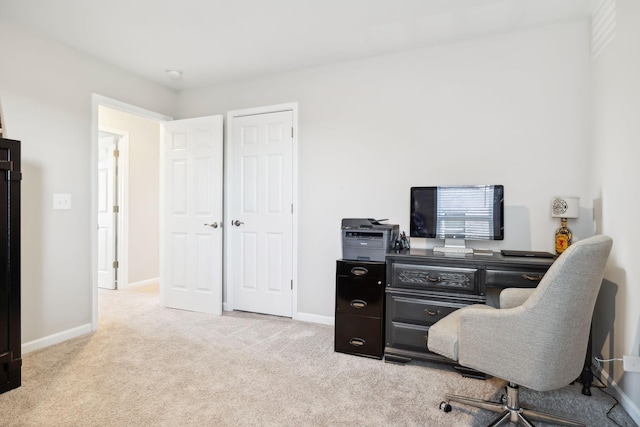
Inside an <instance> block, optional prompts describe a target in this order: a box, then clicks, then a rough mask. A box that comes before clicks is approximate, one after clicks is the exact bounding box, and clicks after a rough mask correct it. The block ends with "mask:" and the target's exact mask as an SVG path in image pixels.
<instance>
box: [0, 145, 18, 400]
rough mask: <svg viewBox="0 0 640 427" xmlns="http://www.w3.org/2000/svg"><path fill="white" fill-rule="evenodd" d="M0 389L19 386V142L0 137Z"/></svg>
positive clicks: (5, 389)
mask: <svg viewBox="0 0 640 427" xmlns="http://www.w3.org/2000/svg"><path fill="white" fill-rule="evenodd" d="M0 175H1V176H2V178H0V393H3V392H5V391H8V390H11V389H14V388H16V387H19V386H20V383H21V375H20V372H21V371H20V370H21V367H22V359H21V357H22V356H21V350H20V346H21V340H20V180H21V173H20V142H19V141H13V140H9V139H3V138H0Z"/></svg>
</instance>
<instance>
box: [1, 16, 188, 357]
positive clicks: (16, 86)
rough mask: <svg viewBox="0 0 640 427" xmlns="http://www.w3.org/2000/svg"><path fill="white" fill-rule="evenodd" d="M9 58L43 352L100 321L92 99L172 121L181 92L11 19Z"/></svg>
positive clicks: (9, 124)
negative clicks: (94, 280)
mask: <svg viewBox="0 0 640 427" xmlns="http://www.w3.org/2000/svg"><path fill="white" fill-rule="evenodd" d="M0 57H1V61H2V62H1V65H0V103H1V104H2V111H3V115H4V121H5V123H4V125H5V130H6V137H8V138H13V139H18V140H21V141H22V156H23V157H22V162H23V164H22V170H23V181H22V205H21V207H22V342H23V344H25V343H26V344H29V343H33V345H32V346H31V347H30V348H37V347H38V346H41V345H46V344H47V343H51V342H55V341H56V340H60V339H63V338H64V337H68V336H70V335H73V334H76V333H81V332H83V331H88V330H90V329H87V328H89V327H90V325H91V321H92V319H91V306H92V299H91V288H90V286H91V271H90V270H91V245H90V232H91V230H90V229H89V223H90V212H91V173H90V171H91V169H90V167H91V166H90V161H91V159H90V149H91V146H90V144H91V136H92V135H91V120H92V117H91V94H92V93H98V94H101V95H104V96H107V97H111V98H115V99H118V100H121V101H124V102H128V103H131V104H133V105H137V106H139V107H143V108H146V109H149V110H152V111H157V112H160V113H164V114H168V115H171V114H173V106H174V105H175V102H176V100H177V95H176V94H175V93H174V92H172V91H168V90H166V89H163V88H161V87H159V86H157V85H155V84H152V83H149V82H146V81H144V80H142V79H140V78H137V77H134V76H132V75H130V74H127V73H125V72H123V71H120V70H118V69H116V68H113V67H111V66H107V65H104V64H102V63H100V62H99V61H97V60H94V59H92V58H89V57H87V56H84V55H81V54H79V53H77V52H75V51H72V50H69V49H66V48H64V47H62V46H60V45H56V44H52V43H49V42H48V41H45V40H42V39H40V38H38V37H37V36H34V35H32V34H31V33H27V32H24V31H23V30H21V29H19V28H17V27H15V26H14V25H12V24H10V23H8V22H5V21H2V20H0ZM53 193H70V194H71V196H72V202H71V203H72V209H71V210H68V211H62V210H56V211H54V210H53V209H52V206H53V202H52V195H53ZM56 334H62V336H57V335H56Z"/></svg>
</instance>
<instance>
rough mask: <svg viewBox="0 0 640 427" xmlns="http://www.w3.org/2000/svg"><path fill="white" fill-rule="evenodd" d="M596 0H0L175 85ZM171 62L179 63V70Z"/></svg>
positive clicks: (65, 39)
mask: <svg viewBox="0 0 640 427" xmlns="http://www.w3.org/2000/svg"><path fill="white" fill-rule="evenodd" d="M592 5H593V0H498V1H496V0H0V18H2V19H5V20H7V21H10V22H13V23H15V24H17V25H20V26H24V27H26V28H27V29H30V30H32V31H34V32H36V33H39V34H41V35H43V36H45V37H47V38H49V39H51V40H55V41H57V42H60V43H62V44H65V45H67V46H70V47H72V48H75V49H77V50H79V51H82V52H84V53H88V54H90V55H92V56H95V57H97V58H99V59H101V60H103V61H105V62H108V63H111V64H114V65H116V66H118V67H120V68H123V69H125V70H128V71H130V72H132V73H134V74H137V75H139V76H142V77H144V78H146V79H149V80H152V81H155V82H158V83H160V84H162V85H165V86H167V87H169V88H172V89H176V90H182V89H191V88H198V87H205V86H212V85H218V84H224V83H228V82H232V81H237V80H242V79H246V78H250V77H256V76H261V75H266V74H271V73H278V72H284V71H289V70H295V69H300V68H304V67H310V66H316V65H321V64H327V63H332V62H339V61H345V60H349V59H354V58H363V57H367V56H372V55H379V54H383V53H389V52H394V51H401V50H407V49H414V48H419V47H424V46H429V45H434V44H442V43H448V42H452V41H456V40H462V39H468V38H475V37H481V36H484V35H488V34H494V33H499V32H506V31H513V30H516V29H522V28H531V27H536V26H541V25H545V24H547V23H552V22H558V21H565V20H571V19H586V18H587V17H588V16H589V15H590V12H591V10H592ZM167 70H179V71H181V72H182V78H181V79H179V80H172V79H171V78H169V76H168V75H167V74H166V71H167Z"/></svg>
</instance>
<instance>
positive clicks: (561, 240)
mask: <svg viewBox="0 0 640 427" xmlns="http://www.w3.org/2000/svg"><path fill="white" fill-rule="evenodd" d="M571 238H572V234H571V230H569V229H568V228H567V218H560V228H558V229H557V230H556V254H558V255H560V254H561V253H562V252H564V251H566V250H567V248H568V247H569V246H570V245H571Z"/></svg>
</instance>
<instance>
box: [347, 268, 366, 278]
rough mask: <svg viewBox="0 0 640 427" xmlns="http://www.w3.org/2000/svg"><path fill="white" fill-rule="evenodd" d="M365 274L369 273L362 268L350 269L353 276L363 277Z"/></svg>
mask: <svg viewBox="0 0 640 427" xmlns="http://www.w3.org/2000/svg"><path fill="white" fill-rule="evenodd" d="M367 273H369V270H367V269H366V268H364V267H353V268H352V269H351V274H353V275H354V276H364V275H365V274H367Z"/></svg>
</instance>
